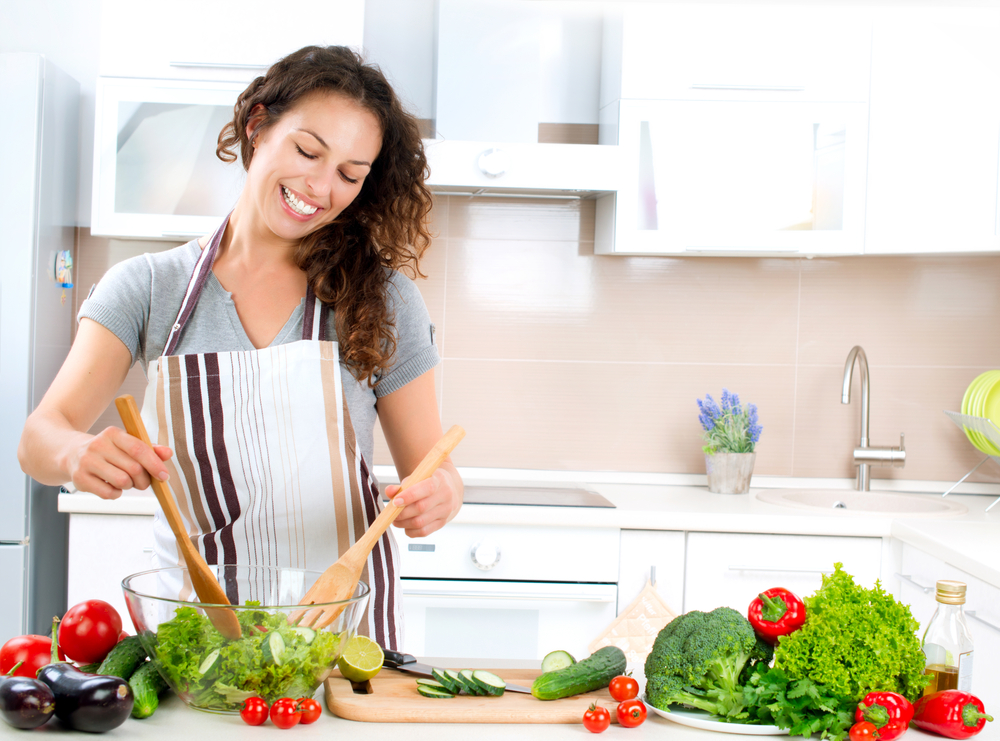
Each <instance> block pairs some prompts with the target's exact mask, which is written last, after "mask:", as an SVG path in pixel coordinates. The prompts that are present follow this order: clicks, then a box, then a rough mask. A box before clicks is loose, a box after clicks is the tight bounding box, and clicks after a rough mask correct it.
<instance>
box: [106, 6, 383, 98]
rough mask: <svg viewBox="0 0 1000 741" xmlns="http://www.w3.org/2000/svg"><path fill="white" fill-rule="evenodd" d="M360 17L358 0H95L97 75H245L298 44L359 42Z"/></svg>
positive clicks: (211, 77)
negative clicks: (284, 2) (298, 3)
mask: <svg viewBox="0 0 1000 741" xmlns="http://www.w3.org/2000/svg"><path fill="white" fill-rule="evenodd" d="M364 18H365V3H364V0H325V1H324V2H322V3H311V4H310V5H309V7H308V12H296V11H295V10H291V9H283V8H280V7H279V6H277V5H275V4H274V3H270V2H265V0H244V1H243V2H241V3H240V4H239V5H238V6H237V5H232V4H229V3H221V2H203V1H202V0H174V1H173V2H170V3H136V2H131V1H130V0H102V1H101V57H100V62H99V64H100V66H99V70H100V74H101V75H102V76H105V77H109V76H113V77H146V78H150V77H152V78H174V79H187V80H234V81H242V82H249V81H250V80H252V79H253V78H254V77H256V76H257V75H259V74H260V73H261V72H263V70H264V69H266V68H267V67H268V66H270V65H271V64H272V63H273V62H274V61H276V60H277V59H279V58H281V57H283V56H285V55H286V54H289V53H291V52H293V51H295V50H296V49H299V48H301V47H303V46H307V45H311V44H316V45H341V46H351V47H354V48H357V49H360V48H361V45H362V42H363V31H364Z"/></svg>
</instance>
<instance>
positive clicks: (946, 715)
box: [913, 690, 993, 738]
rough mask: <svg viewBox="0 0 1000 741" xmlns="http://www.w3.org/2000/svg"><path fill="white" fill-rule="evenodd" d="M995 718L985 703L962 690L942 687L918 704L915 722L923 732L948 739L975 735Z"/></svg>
mask: <svg viewBox="0 0 1000 741" xmlns="http://www.w3.org/2000/svg"><path fill="white" fill-rule="evenodd" d="M988 720H993V717H992V716H990V715H987V714H986V708H984V707H983V702H982V700H980V699H979V698H978V697H976V696H975V695H973V694H971V693H969V692H963V691H962V690H942V691H941V692H935V693H934V694H932V695H927V696H926V697H921V698H920V699H919V700H917V704H916V705H915V706H914V715H913V723H914V724H915V725H916V726H917V728H919V729H921V730H923V731H931V732H933V733H939V734H941V735H942V736H947V737H948V738H969V737H970V736H975V735H976V734H977V733H979V732H980V731H981V730H983V726H984V725H986V721H988Z"/></svg>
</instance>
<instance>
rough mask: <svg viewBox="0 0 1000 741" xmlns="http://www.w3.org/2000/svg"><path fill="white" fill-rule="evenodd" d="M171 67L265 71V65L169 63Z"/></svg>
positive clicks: (266, 66)
mask: <svg viewBox="0 0 1000 741" xmlns="http://www.w3.org/2000/svg"><path fill="white" fill-rule="evenodd" d="M170 66H171V67H200V68H204V69H267V68H268V66H269V65H267V64H244V63H241V62H234V63H232V64H230V63H228V62H171V63H170Z"/></svg>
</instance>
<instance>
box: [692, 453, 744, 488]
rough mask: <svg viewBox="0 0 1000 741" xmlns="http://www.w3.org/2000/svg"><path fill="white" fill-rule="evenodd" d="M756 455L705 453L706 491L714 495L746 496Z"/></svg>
mask: <svg viewBox="0 0 1000 741" xmlns="http://www.w3.org/2000/svg"><path fill="white" fill-rule="evenodd" d="M756 457H757V454H756V453H712V454H709V453H706V454H705V472H706V473H707V474H708V490H709V491H711V492H714V493H715V494H746V493H747V492H748V491H750V476H751V475H752V474H753V463H754V460H755V459H756Z"/></svg>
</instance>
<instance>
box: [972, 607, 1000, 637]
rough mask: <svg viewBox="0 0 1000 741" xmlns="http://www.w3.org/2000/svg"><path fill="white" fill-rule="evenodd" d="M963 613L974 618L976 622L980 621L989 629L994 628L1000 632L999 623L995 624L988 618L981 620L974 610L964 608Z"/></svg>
mask: <svg viewBox="0 0 1000 741" xmlns="http://www.w3.org/2000/svg"><path fill="white" fill-rule="evenodd" d="M965 614H966V615H968V616H969V617H970V618H972V619H973V620H975V621H976V622H977V623H982V624H983V625H985V626H986V627H987V628H990V629H991V630H995V631H996V632H997V633H1000V625H996V624H995V623H991V622H990V621H989V620H983V619H982V618H981V617H979V616H978V615H977V614H976V611H975V610H966V611H965Z"/></svg>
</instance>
